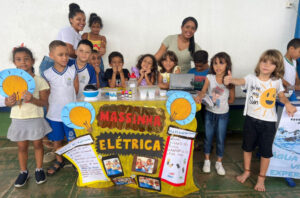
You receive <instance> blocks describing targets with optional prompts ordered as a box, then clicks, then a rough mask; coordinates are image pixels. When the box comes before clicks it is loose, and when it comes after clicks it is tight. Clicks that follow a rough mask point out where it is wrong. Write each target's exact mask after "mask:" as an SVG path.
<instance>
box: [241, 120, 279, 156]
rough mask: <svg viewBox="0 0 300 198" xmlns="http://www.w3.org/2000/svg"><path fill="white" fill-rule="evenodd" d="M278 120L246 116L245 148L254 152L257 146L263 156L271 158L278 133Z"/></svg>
mask: <svg viewBox="0 0 300 198" xmlns="http://www.w3.org/2000/svg"><path fill="white" fill-rule="evenodd" d="M275 125H276V122H269V121H264V120H258V119H255V118H252V117H250V116H246V119H245V124H244V135H243V146H242V148H243V150H244V151H246V152H252V151H253V150H254V149H255V147H256V146H258V147H259V152H260V154H261V156H262V157H264V158H270V157H272V156H273V154H272V145H273V141H274V137H275V134H276V127H275Z"/></svg>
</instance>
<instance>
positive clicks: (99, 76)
mask: <svg viewBox="0 0 300 198" xmlns="http://www.w3.org/2000/svg"><path fill="white" fill-rule="evenodd" d="M89 64H90V65H92V66H93V67H94V69H95V72H96V80H97V87H98V88H100V87H108V82H107V80H106V79H105V77H104V65H103V64H102V58H101V55H100V53H99V52H98V51H96V50H93V51H92V55H91V56H90V60H89Z"/></svg>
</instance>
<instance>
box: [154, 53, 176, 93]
mask: <svg viewBox="0 0 300 198" xmlns="http://www.w3.org/2000/svg"><path fill="white" fill-rule="evenodd" d="M177 63H178V58H177V56H176V54H175V53H174V52H172V51H166V53H164V54H163V56H162V57H161V59H160V60H159V65H160V66H161V67H160V68H159V74H158V86H159V87H160V88H161V89H169V85H170V74H172V73H174V74H179V73H180V70H181V69H180V67H179V66H177Z"/></svg>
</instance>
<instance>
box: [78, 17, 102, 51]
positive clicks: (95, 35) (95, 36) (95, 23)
mask: <svg viewBox="0 0 300 198" xmlns="http://www.w3.org/2000/svg"><path fill="white" fill-rule="evenodd" d="M89 27H90V28H91V32H90V33H84V34H83V35H82V39H87V40H89V41H91V42H92V44H93V49H94V50H97V51H99V52H100V56H103V55H104V54H105V52H106V38H105V36H102V35H100V34H99V33H100V30H101V29H102V28H103V24H102V20H101V18H100V17H99V16H97V14H95V13H92V14H91V15H90V19H89Z"/></svg>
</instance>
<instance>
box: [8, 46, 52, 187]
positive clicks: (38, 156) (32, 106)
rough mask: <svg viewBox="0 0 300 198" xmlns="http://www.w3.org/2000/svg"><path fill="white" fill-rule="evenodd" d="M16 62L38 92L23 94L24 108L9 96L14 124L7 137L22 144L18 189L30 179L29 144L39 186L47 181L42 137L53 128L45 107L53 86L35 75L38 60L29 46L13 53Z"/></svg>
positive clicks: (17, 181) (19, 145) (12, 123)
mask: <svg viewBox="0 0 300 198" xmlns="http://www.w3.org/2000/svg"><path fill="white" fill-rule="evenodd" d="M13 62H14V64H15V65H16V67H17V68H18V69H23V70H24V71H26V72H27V73H29V74H30V75H31V76H32V77H33V78H34V81H35V86H36V87H35V90H34V93H33V94H31V93H30V92H28V91H26V92H25V93H23V96H22V98H23V100H24V102H23V103H22V105H21V106H19V105H17V104H16V98H15V94H13V95H11V96H9V97H8V98H7V99H6V100H7V103H6V104H7V105H8V106H10V107H12V108H11V113H10V117H11V119H12V121H11V125H10V127H9V129H8V133H7V138H8V139H10V140H11V141H14V142H17V144H18V158H19V165H20V174H19V176H18V178H17V180H16V182H15V187H22V186H24V185H25V184H26V181H27V179H28V178H29V173H28V170H27V160H28V146H29V141H33V146H34V152H35V160H36V169H35V179H36V183H37V184H42V183H44V182H45V181H46V177H45V173H44V170H43V168H42V165H43V155H44V150H43V144H42V138H43V137H44V136H45V135H46V134H48V133H49V132H50V131H51V130H52V129H51V128H50V126H49V124H48V122H47V121H46V120H45V119H44V112H43V106H46V105H47V103H48V93H49V86H48V84H47V82H46V81H45V80H44V79H43V78H41V77H39V76H36V75H35V74H34V68H33V64H34V58H33V56H32V52H31V51H30V50H29V49H28V48H26V47H18V48H16V49H14V50H13Z"/></svg>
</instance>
